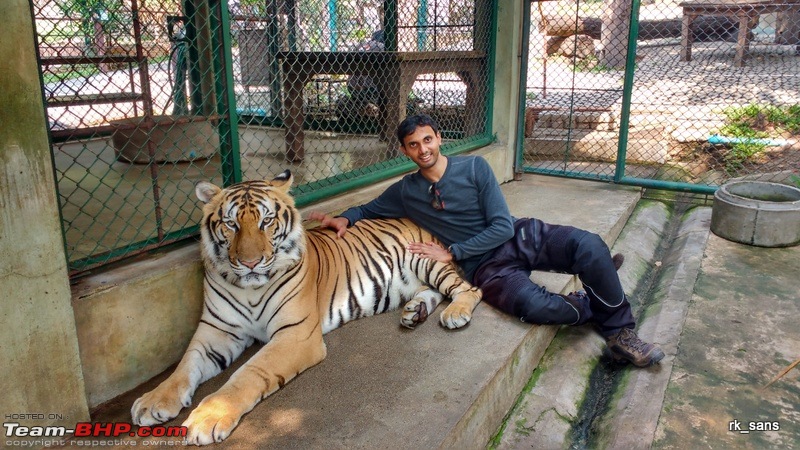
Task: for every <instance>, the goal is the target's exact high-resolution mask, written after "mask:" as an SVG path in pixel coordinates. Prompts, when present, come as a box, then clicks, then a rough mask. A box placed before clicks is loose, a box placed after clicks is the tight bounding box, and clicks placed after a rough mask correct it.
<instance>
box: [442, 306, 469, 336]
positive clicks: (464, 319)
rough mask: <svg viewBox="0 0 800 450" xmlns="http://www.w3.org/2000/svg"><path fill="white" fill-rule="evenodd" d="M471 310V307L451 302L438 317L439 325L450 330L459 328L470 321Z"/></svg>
mask: <svg viewBox="0 0 800 450" xmlns="http://www.w3.org/2000/svg"><path fill="white" fill-rule="evenodd" d="M472 309H473V307H472V306H471V305H465V304H462V303H459V302H451V303H450V305H448V306H447V308H445V310H444V311H442V314H441V315H440V316H439V323H441V324H442V326H444V327H445V328H449V329H451V330H455V329H456V328H461V327H463V326H465V325H466V324H468V323H469V321H470V320H472Z"/></svg>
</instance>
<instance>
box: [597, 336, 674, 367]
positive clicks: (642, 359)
mask: <svg viewBox="0 0 800 450" xmlns="http://www.w3.org/2000/svg"><path fill="white" fill-rule="evenodd" d="M606 344H607V345H608V349H609V350H610V351H611V356H612V357H613V358H614V361H617V362H620V361H628V362H631V363H633V365H635V366H637V367H648V366H652V365H653V364H656V363H657V362H659V361H661V359H662V358H663V357H664V352H663V351H662V350H661V349H660V348H658V346H657V345H655V344H648V343H647V342H645V341H643V340H641V339H639V336H637V335H636V332H635V331H633V330H631V329H630V328H623V329H622V330H620V331H619V333H617V334H614V335H612V336H610V337H608V338H606Z"/></svg>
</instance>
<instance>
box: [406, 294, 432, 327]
mask: <svg viewBox="0 0 800 450" xmlns="http://www.w3.org/2000/svg"><path fill="white" fill-rule="evenodd" d="M427 318H428V305H427V303H426V302H425V299H423V298H420V297H414V298H412V299H411V300H409V301H408V302H407V303H406V304H405V306H403V315H402V316H400V325H402V326H404V327H406V328H411V329H412V330H413V329H414V328H415V327H416V326H417V325H418V324H420V323H422V322H425V320H426V319H427Z"/></svg>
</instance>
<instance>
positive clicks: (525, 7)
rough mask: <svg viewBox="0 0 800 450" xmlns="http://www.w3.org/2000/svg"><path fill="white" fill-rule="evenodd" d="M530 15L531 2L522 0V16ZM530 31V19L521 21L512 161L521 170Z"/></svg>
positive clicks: (523, 148)
mask: <svg viewBox="0 0 800 450" xmlns="http://www.w3.org/2000/svg"><path fill="white" fill-rule="evenodd" d="M530 16H531V2H528V1H525V2H522V17H526V18H529V17H530ZM530 33H531V21H530V19H528V20H523V21H522V49H521V50H520V51H521V52H522V55H520V62H519V65H520V70H519V73H520V75H519V99H518V100H517V102H518V103H519V110H518V113H517V114H519V117H517V146H516V147H517V158H516V162H515V163H514V171H515V172H521V171H522V166H523V165H524V163H525V162H524V159H525V158H524V153H525V110H526V109H527V107H528V105H527V103H526V99H527V94H528V52H529V51H530Z"/></svg>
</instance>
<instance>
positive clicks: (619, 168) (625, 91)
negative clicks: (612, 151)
mask: <svg viewBox="0 0 800 450" xmlns="http://www.w3.org/2000/svg"><path fill="white" fill-rule="evenodd" d="M523 5H524V6H523V17H525V19H524V22H523V31H522V33H523V34H522V36H523V39H522V69H521V71H522V73H521V75H520V89H519V120H518V121H517V157H516V164H517V165H516V170H517V171H522V172H528V173H536V174H541V175H551V176H558V177H566V178H580V179H586V180H596V181H609V182H613V183H617V184H623V185H629V186H638V187H643V188H652V189H664V190H670V191H680V192H689V193H695V194H706V195H710V194H713V193H714V192H716V191H717V189H718V187H717V186H708V185H699V184H692V183H682V182H676V181H666V180H654V179H649V178H638V177H629V176H625V159H626V157H627V151H628V127H629V126H630V112H631V97H632V94H633V80H634V71H635V69H636V46H637V38H638V36H639V7H640V6H641V0H632V3H631V16H630V29H629V31H628V53H627V55H626V59H625V73H624V81H623V87H622V111H621V116H620V125H619V128H620V132H619V141H618V143H617V163H616V166H615V168H614V175H613V176H609V175H598V174H592V173H586V172H576V171H566V170H564V171H562V170H555V169H541V168H536V167H526V166H525V165H524V164H525V161H524V148H525V120H524V117H525V108H526V104H525V94H526V92H525V91H526V89H527V68H528V50H529V44H528V41H529V39H528V36H529V35H530V16H531V15H530V13H531V2H530V1H527V0H526V1H524V2H523Z"/></svg>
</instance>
